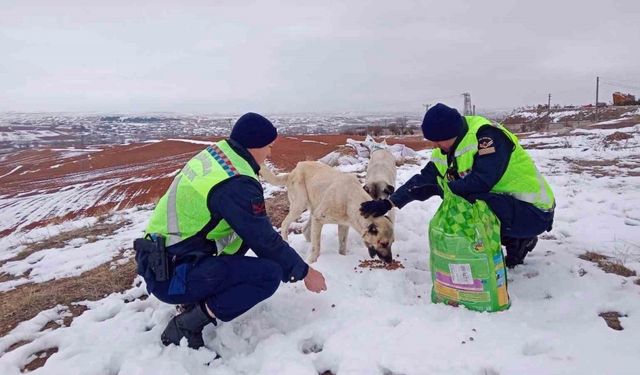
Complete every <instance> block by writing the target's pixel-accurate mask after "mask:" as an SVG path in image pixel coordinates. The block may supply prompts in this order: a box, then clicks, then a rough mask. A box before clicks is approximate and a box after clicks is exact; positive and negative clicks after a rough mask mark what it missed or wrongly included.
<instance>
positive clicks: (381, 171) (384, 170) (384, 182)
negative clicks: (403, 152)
mask: <svg viewBox="0 0 640 375" xmlns="http://www.w3.org/2000/svg"><path fill="white" fill-rule="evenodd" d="M395 185H396V158H395V157H394V156H393V154H391V152H389V151H388V150H386V149H382V148H379V149H376V150H373V151H371V159H370V160H369V165H368V166H367V177H366V178H365V182H364V190H366V191H367V193H369V195H371V197H372V198H373V199H387V198H389V196H390V195H391V194H393V192H394V191H395ZM394 211H395V210H393V209H392V210H391V211H389V219H391V221H392V222H395V212H394Z"/></svg>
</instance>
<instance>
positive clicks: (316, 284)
mask: <svg viewBox="0 0 640 375" xmlns="http://www.w3.org/2000/svg"><path fill="white" fill-rule="evenodd" d="M304 286H306V287H307V289H309V290H310V291H311V292H315V293H320V292H322V291H323V290H327V284H325V282H324V276H322V274H321V273H320V272H318V271H316V270H315V269H313V267H311V266H309V272H307V276H306V277H305V278H304Z"/></svg>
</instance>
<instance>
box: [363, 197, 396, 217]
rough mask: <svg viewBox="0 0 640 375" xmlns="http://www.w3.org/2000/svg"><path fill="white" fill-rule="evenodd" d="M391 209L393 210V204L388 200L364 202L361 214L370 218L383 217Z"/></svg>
mask: <svg viewBox="0 0 640 375" xmlns="http://www.w3.org/2000/svg"><path fill="white" fill-rule="evenodd" d="M391 208H393V204H391V201H390V200H388V199H377V200H374V201H367V202H362V203H361V204H360V214H361V215H362V216H364V217H369V216H371V215H373V217H378V216H382V215H384V214H386V213H387V211H389V210H390V209H391Z"/></svg>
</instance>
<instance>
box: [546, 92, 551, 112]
mask: <svg viewBox="0 0 640 375" xmlns="http://www.w3.org/2000/svg"><path fill="white" fill-rule="evenodd" d="M547 116H551V94H549V101H547Z"/></svg>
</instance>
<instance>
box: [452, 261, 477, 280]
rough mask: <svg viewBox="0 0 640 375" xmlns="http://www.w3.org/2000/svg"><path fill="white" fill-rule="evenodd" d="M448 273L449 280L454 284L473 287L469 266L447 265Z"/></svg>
mask: <svg viewBox="0 0 640 375" xmlns="http://www.w3.org/2000/svg"><path fill="white" fill-rule="evenodd" d="M449 272H451V280H452V281H453V283H454V284H459V285H473V275H472V274H471V265H470V264H468V263H465V264H453V263H450V264H449Z"/></svg>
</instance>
